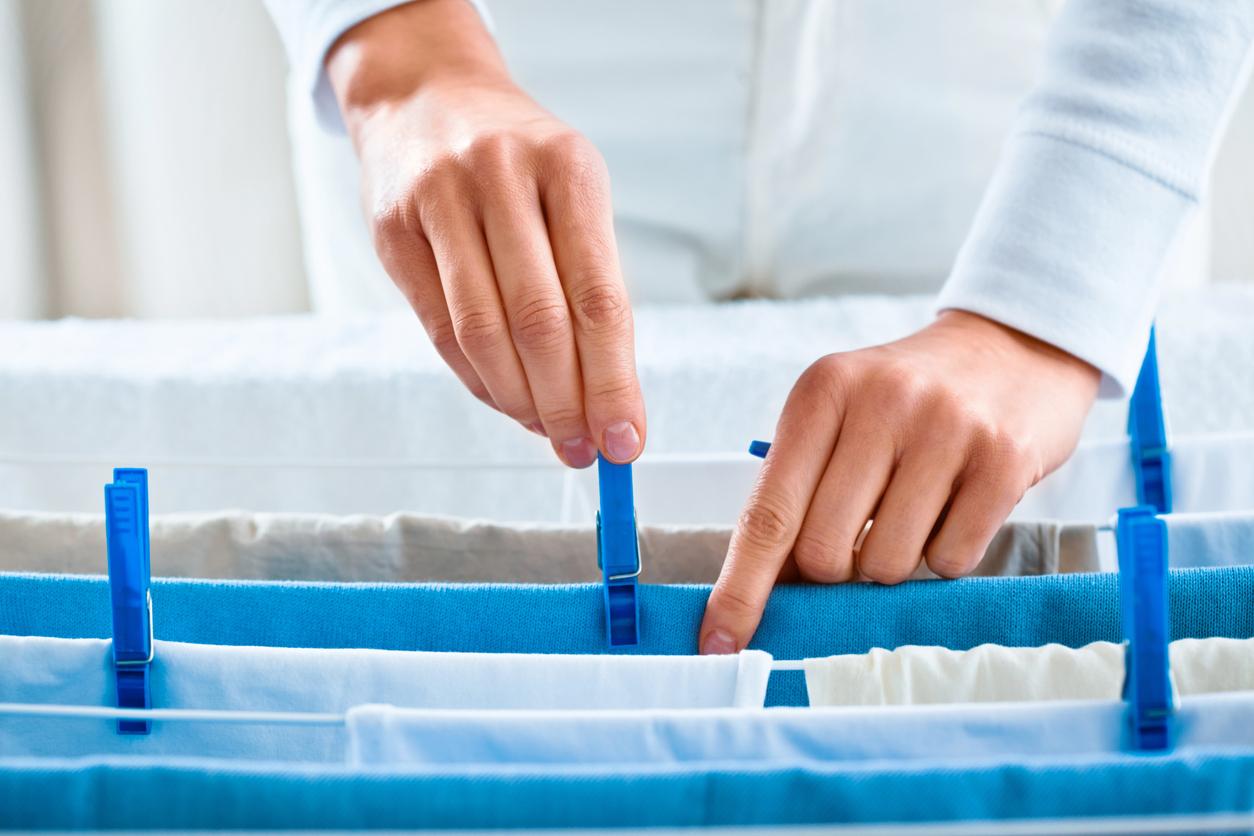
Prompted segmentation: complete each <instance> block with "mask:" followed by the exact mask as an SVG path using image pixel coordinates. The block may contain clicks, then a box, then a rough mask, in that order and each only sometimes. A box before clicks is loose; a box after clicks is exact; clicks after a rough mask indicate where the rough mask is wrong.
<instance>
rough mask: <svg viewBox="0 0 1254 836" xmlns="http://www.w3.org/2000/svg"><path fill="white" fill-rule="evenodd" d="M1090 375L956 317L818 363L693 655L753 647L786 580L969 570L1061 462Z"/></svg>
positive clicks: (1087, 394) (1050, 351)
mask: <svg viewBox="0 0 1254 836" xmlns="http://www.w3.org/2000/svg"><path fill="white" fill-rule="evenodd" d="M1099 379H1100V374H1099V373H1098V371H1097V369H1095V368H1093V367H1092V366H1090V365H1088V364H1087V363H1085V362H1083V361H1081V360H1079V359H1077V358H1075V357H1073V356H1071V355H1069V354H1067V353H1065V352H1063V351H1060V350H1059V349H1057V348H1054V347H1053V346H1050V345H1047V344H1045V343H1043V342H1041V341H1039V340H1036V339H1033V338H1032V337H1029V336H1027V335H1025V334H1022V333H1019V332H1017V331H1014V330H1012V329H1010V328H1007V327H1005V326H1003V325H1000V324H998V323H996V322H992V321H991V320H988V319H985V318H983V317H980V316H976V315H974V314H969V313H964V312H960V311H949V312H947V313H944V314H942V315H941V316H940V317H939V318H938V319H937V320H936V321H935V322H933V323H932V324H931V325H930V326H928V327H927V328H924V329H923V330H922V331H919V332H918V333H916V334H913V335H911V336H909V337H906V338H905V339H902V340H898V341H897V342H894V343H889V344H887V345H881V346H875V347H873V348H867V349H863V350H861V351H851V352H847V353H844V354H832V355H829V356H827V357H824V358H822V359H821V360H819V361H818V362H817V363H815V364H814V365H813V366H811V367H810V368H809V369H808V370H807V371H806V373H805V374H803V375H802V376H801V379H800V380H798V381H797V385H796V386H795V387H794V388H793V391H792V394H791V395H790V396H789V398H788V402H787V404H785V406H784V412H783V415H782V416H781V417H780V420H779V427H778V429H777V430H776V434H775V438H774V441H773V443H772V446H771V450H770V453H769V454H768V455H767V457H766V462H765V463H764V464H763V467H762V471H761V473H760V474H759V476H758V483H757V486H756V487H755V488H754V491H753V495H752V496H751V497H750V499H749V503H748V505H747V506H746V508H745V510H744V513H743V514H742V515H741V517H740V521H739V524H738V525H737V527H736V531H735V533H734V534H733V535H732V541H731V547H730V549H729V550H728V555H727V560H726V562H725V563H724V564H723V571H722V573H721V575H720V576H719V579H718V582H717V583H716V584H715V585H714V590H713V592H712V593H711V595H710V600H709V603H708V604H707V605H706V611H705V619H704V621H703V622H702V625H701V632H700V645H701V651H702V652H703V653H732V652H735V651H737V650H740V649H742V648H744V647H745V646H746V645H748V643H749V640H750V639H751V638H752V637H753V634H754V632H755V631H756V630H757V626H758V622H759V620H760V619H761V617H762V611H763V609H764V608H765V606H766V601H767V598H768V596H769V595H770V592H771V588H772V587H773V586H774V585H775V583H776V582H777V580H780V579H788V578H793V577H798V576H799V577H800V578H801V579H802V580H807V581H813V582H816V583H839V582H842V581H849V580H857V579H862V580H871V581H878V582H880V583H888V584H891V583H898V582H899V581H903V580H905V579H907V578H909V577H910V576H911V575H912V574H913V573H914V571H915V570H916V569H917V568H918V567H919V565H920V564H921V563H922V562H923V561H925V560H926V561H927V564H928V566H929V568H931V570H932V571H933V572H935V573H936V574H938V575H941V576H944V577H957V576H959V575H964V574H966V573H968V572H970V571H971V570H972V569H974V568H975V566H976V565H977V564H978V563H979V561H980V558H981V557H982V556H983V555H984V551H985V549H986V548H987V547H988V544H989V542H990V541H991V540H992V538H993V535H994V534H995V533H996V532H997V529H998V527H999V526H1000V525H1001V524H1002V522H1004V521H1005V519H1006V517H1007V516H1008V515H1009V514H1010V511H1011V510H1012V509H1013V508H1014V506H1015V504H1016V503H1018V501H1019V499H1020V498H1021V497H1022V496H1023V493H1024V491H1026V490H1027V489H1028V488H1029V487H1031V486H1032V485H1034V484H1036V483H1037V482H1038V481H1039V480H1040V479H1041V478H1043V477H1044V476H1045V474H1047V473H1049V472H1050V471H1052V470H1053V469H1055V468H1056V467H1058V466H1059V465H1060V464H1062V463H1063V462H1064V461H1065V460H1066V459H1067V457H1068V456H1069V455H1070V454H1071V451H1072V450H1073V449H1074V448H1075V444H1076V441H1077V439H1078V438H1079V434H1080V429H1081V426H1082V425H1083V423H1084V417H1085V415H1086V414H1087V413H1088V410H1089V408H1090V407H1091V406H1092V404H1093V400H1094V398H1095V397H1096V395H1097V388H1098V382H1099ZM872 519H873V524H872V525H871V526H870V529H869V532H867V533H866V534H865V539H863V538H862V535H863V531H864V528H866V524H867V522H868V520H872ZM859 544H860V547H859Z"/></svg>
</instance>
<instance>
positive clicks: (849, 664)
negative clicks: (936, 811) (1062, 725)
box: [805, 638, 1254, 706]
mask: <svg viewBox="0 0 1254 836" xmlns="http://www.w3.org/2000/svg"><path fill="white" fill-rule="evenodd" d="M1170 655H1171V680H1172V684H1173V686H1174V688H1175V690H1176V693H1177V694H1179V695H1180V696H1191V695H1194V694H1206V693H1212V692H1216V691H1254V639H1225V638H1209V639H1180V640H1178V641H1174V642H1172V643H1171V646H1170ZM805 674H806V690H807V691H808V693H809V697H810V705H812V706H823V705H826V706H838V705H926V704H933V703H972V702H1016V701H1027V700H1087V699H1105V700H1114V699H1118V698H1119V694H1120V691H1121V689H1122V688H1123V677H1124V648H1123V645H1121V644H1114V643H1111V642H1093V643H1092V644H1088V645H1085V646H1084V647H1080V648H1070V647H1064V646H1062V645H1059V644H1048V645H1045V646H1043V647H1003V646H1001V645H994V644H984V645H980V646H979V647H974V648H972V649H970V650H949V649H946V648H943V647H915V646H905V647H898V648H896V649H894V650H884V649H882V648H876V649H874V650H872V651H870V652H869V653H863V654H856V655H846V656H829V657H827V658H825V659H807V660H806V661H805Z"/></svg>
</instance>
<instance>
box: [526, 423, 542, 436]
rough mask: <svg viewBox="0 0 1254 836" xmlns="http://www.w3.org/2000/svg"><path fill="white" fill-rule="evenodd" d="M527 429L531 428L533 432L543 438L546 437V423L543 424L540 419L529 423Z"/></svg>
mask: <svg viewBox="0 0 1254 836" xmlns="http://www.w3.org/2000/svg"><path fill="white" fill-rule="evenodd" d="M527 429H529V430H531V431H532V432H533V433H535V434H536V435H538V436H540V437H542V438H544V437H546V436H545V435H544V425H543V424H541V423H540V422H539V421H533V422H532V423H530V424H528V425H527Z"/></svg>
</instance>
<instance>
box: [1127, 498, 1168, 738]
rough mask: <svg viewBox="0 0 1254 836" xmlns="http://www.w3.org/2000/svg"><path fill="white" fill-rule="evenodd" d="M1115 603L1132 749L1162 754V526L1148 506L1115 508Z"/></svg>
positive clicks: (1164, 698) (1165, 697) (1164, 575)
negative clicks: (1118, 612) (1120, 625)
mask: <svg viewBox="0 0 1254 836" xmlns="http://www.w3.org/2000/svg"><path fill="white" fill-rule="evenodd" d="M1115 542H1116V544H1117V546H1118V549H1119V599H1120V606H1121V609H1122V614H1123V635H1124V638H1125V639H1126V640H1127V645H1126V647H1125V650H1124V670H1125V673H1124V680H1123V698H1124V700H1125V701H1126V702H1127V711H1128V721H1129V725H1130V728H1131V742H1132V747H1133V748H1134V749H1139V750H1142V751H1154V750H1160V749H1166V748H1167V747H1168V745H1170V742H1171V728H1170V725H1171V713H1172V704H1171V680H1170V678H1169V677H1168V670H1169V657H1168V650H1167V647H1168V639H1169V634H1168V626H1167V625H1168V621H1167V524H1166V523H1165V522H1163V521H1162V520H1161V519H1159V518H1158V516H1157V515H1156V513H1155V509H1154V508H1152V507H1150V506H1148V505H1140V506H1137V507H1135V508H1121V509H1120V510H1119V517H1118V523H1117V524H1116V527H1115Z"/></svg>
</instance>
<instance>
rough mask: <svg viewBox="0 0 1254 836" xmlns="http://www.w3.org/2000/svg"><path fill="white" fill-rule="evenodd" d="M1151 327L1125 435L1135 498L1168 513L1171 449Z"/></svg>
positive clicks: (1143, 503) (1130, 404)
mask: <svg viewBox="0 0 1254 836" xmlns="http://www.w3.org/2000/svg"><path fill="white" fill-rule="evenodd" d="M1155 342H1156V340H1155V337H1154V329H1153V328H1151V329H1150V337H1149V347H1148V348H1147V349H1146V351H1145V360H1144V361H1143V362H1142V363H1141V371H1140V373H1139V374H1138V375H1137V378H1136V388H1134V389H1133V390H1132V400H1131V402H1130V403H1129V404H1128V435H1129V436H1130V437H1131V439H1132V469H1133V471H1134V472H1135V473H1136V501H1137V503H1139V504H1141V505H1150V506H1153V507H1154V509H1155V510H1157V512H1158V513H1160V514H1170V513H1171V451H1170V450H1169V449H1168V447H1167V422H1166V421H1165V420H1164V418H1163V395H1162V389H1161V388H1160V386H1159V383H1158V352H1157V348H1156V345H1155Z"/></svg>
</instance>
